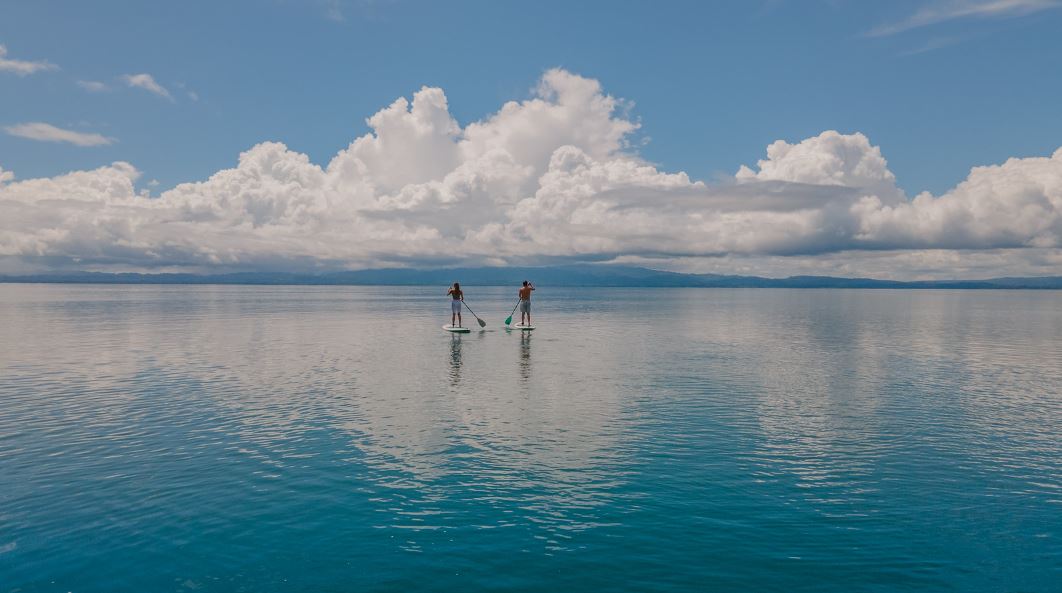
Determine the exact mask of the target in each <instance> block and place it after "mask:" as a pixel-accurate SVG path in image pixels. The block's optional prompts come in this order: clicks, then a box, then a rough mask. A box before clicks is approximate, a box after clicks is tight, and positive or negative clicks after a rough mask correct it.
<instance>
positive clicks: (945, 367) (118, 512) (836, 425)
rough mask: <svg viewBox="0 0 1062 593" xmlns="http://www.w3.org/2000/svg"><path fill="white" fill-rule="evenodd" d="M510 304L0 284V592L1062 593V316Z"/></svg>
mask: <svg viewBox="0 0 1062 593" xmlns="http://www.w3.org/2000/svg"><path fill="white" fill-rule="evenodd" d="M514 292H515V290H514V289H509V288H506V289H494V288H491V289H484V288H477V287H468V288H467V290H466V293H467V298H468V301H469V304H471V305H472V307H473V308H474V309H475V310H476V312H477V313H479V314H480V315H481V316H484V318H485V319H486V320H487V321H488V322H489V324H488V326H487V331H483V332H479V331H474V332H472V333H471V334H468V335H464V336H454V335H450V334H448V333H446V332H444V331H442V329H441V328H440V326H441V325H442V324H444V323H447V322H448V321H449V319H448V316H449V303H448V302H447V301H446V298H445V297H444V296H443V295H444V293H445V288H444V287H431V288H394V287H386V288H366V287H236V286H201V287H172V286H171V287H160V286H43V285H0V327H2V332H3V334H2V337H3V340H2V343H0V591H5V592H7V591H12V592H13V591H74V592H116V591H137V592H155V591H256V592H261V591H647V590H655V591H676V592H677V591H827V592H829V591H837V592H853V591H1044V592H1046V591H1059V590H1062V293H1058V292H995V291H984V292H977V291H969V292H950V291H857V290H804V291H800V290H795V291H787V290H755V289H753V290H708V289H646V290H631V289H622V290H612V289H550V288H548V287H540V290H539V291H538V292H537V293H536V299H537V300H536V301H535V311H534V313H535V315H536V317H535V322H536V325H537V326H538V329H537V330H536V331H535V332H533V333H532V334H526V333H519V332H513V333H508V332H505V331H502V330H501V329H500V327H501V321H502V320H503V319H504V318H505V316H506V315H508V312H509V311H510V310H511V308H512V305H513V302H514V300H513V296H514ZM472 323H474V322H473V321H472V320H471V318H470V317H469V316H467V315H466V324H472Z"/></svg>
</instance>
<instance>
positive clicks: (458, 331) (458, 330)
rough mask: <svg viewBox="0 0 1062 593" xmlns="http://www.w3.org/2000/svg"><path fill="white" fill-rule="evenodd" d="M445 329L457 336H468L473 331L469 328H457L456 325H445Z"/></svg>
mask: <svg viewBox="0 0 1062 593" xmlns="http://www.w3.org/2000/svg"><path fill="white" fill-rule="evenodd" d="M443 329H445V330H446V331H448V332H453V333H455V334H467V333H468V332H470V331H472V330H471V329H469V328H467V327H459V326H456V325H444V326H443Z"/></svg>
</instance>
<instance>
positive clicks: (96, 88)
mask: <svg viewBox="0 0 1062 593" xmlns="http://www.w3.org/2000/svg"><path fill="white" fill-rule="evenodd" d="M77 86H79V87H81V88H83V89H85V90H86V91H88V92H90V93H102V92H105V91H109V90H111V88H110V87H109V86H107V85H106V84H105V83H102V82H99V81H96V80H79V81H77Z"/></svg>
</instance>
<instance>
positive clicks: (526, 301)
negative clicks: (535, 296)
mask: <svg viewBox="0 0 1062 593" xmlns="http://www.w3.org/2000/svg"><path fill="white" fill-rule="evenodd" d="M534 289H535V287H534V285H532V284H531V283H530V282H528V281H527V280H524V285H523V286H521V287H520V291H519V295H520V325H531V291H532V290H534ZM525 317H526V318H527V321H524V318H525Z"/></svg>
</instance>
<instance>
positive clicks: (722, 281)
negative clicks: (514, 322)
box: [0, 264, 1062, 290]
mask: <svg viewBox="0 0 1062 593" xmlns="http://www.w3.org/2000/svg"><path fill="white" fill-rule="evenodd" d="M525 279H529V280H531V281H532V282H535V283H538V284H542V285H547V286H614V287H689V288H962V289H1055V290H1058V289H1062V276H1047V277H1037V278H992V279H988V280H919V281H911V282H903V281H896V280H875V279H872V278H834V277H830V276H790V277H789V278H761V277H758V276H724V275H718V274H680V273H677V272H663V271H660V270H649V269H646V268H638V267H632V266H616V265H604V264H598V265H592V264H585V265H569V266H551V267H514V268H442V269H435V270H414V269H397V268H396V269H383V270H358V271H353V272H329V273H322V274H294V273H280V272H275V273H274V272H241V273H233V274H136V273H120V274H110V273H102V272H71V273H51V274H32V275H23V276H0V283H16V282H18V283H29V282H38V283H90V284H259V285H282V284H293V285H326V286H327V285H391V286H419V285H441V286H445V285H448V284H450V283H452V282H454V281H455V280H456V281H459V282H461V283H462V284H465V285H468V286H509V285H514V284H518V283H520V282H521V281H522V280H525Z"/></svg>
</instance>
